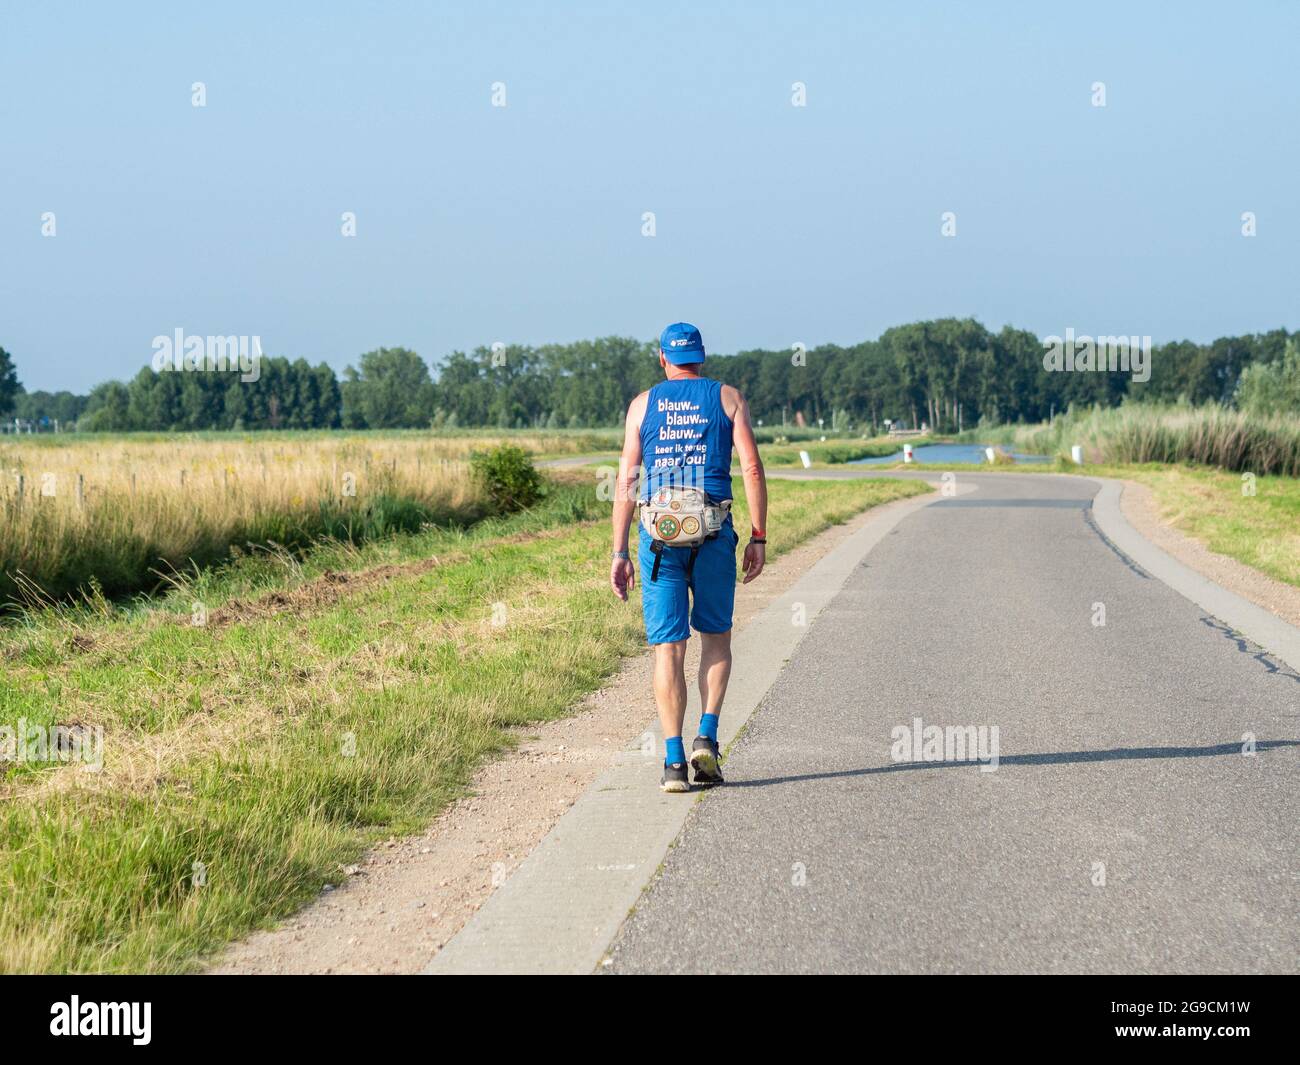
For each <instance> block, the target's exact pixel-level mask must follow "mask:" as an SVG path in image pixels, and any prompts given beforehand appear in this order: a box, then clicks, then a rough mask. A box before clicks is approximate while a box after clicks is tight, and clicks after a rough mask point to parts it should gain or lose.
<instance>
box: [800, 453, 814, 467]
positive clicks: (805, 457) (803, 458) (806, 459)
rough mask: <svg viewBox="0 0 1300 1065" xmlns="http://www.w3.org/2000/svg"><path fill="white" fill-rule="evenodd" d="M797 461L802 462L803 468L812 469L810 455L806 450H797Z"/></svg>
mask: <svg viewBox="0 0 1300 1065" xmlns="http://www.w3.org/2000/svg"><path fill="white" fill-rule="evenodd" d="M799 461H800V462H802V463H803V468H804V469H805V470H810V469H812V456H811V455H809V454H808V452H806V451H800V452H799Z"/></svg>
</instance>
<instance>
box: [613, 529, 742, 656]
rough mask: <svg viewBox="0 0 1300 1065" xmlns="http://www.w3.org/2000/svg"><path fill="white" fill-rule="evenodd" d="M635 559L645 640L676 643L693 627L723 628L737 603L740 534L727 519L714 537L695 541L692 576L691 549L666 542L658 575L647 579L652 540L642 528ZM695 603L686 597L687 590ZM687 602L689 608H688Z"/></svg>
mask: <svg viewBox="0 0 1300 1065" xmlns="http://www.w3.org/2000/svg"><path fill="white" fill-rule="evenodd" d="M640 533H641V542H640V546H639V547H638V548H637V561H638V562H639V563H640V568H641V613H642V614H643V615H644V617H645V638H646V643H650V644H655V643H676V642H677V641H678V640H686V639H689V638H690V635H691V629H692V628H693V629H695V631H696V632H727V631H728V630H729V629H730V628H731V613H732V608H733V607H734V606H735V603H736V547H737V545H738V544H739V543H740V537H739V536H737V535H736V530H735V529H734V528H732V525H731V519H730V518H728V519H727V521H726V524H724V525H723V526H722V528H721V529H720V530H719V531H718V535H717V537H716V538H715V539H713V540H705V541H704V543H702V544H700V553H699V554H698V555H696V557H695V567H694V569H692V571H691V577H690V580H689V581H688V580H687V578H686V563H687V561H689V559H690V557H691V551H690V548H687V547H665V548H664V550H663V554H662V555H661V556H660V557H661V560H662V561H660V563H659V579H658V580H656V581H652V580H651V579H650V574H651V573H653V572H654V565H655V556H654V553H653V552H652V551H651V550H650V544H651V543H652V542H653V541H652V540H651V538H650V534H649V533H648V532H646V531H645V529H644V528H641V529H640ZM688 590H689V591H690V593H691V597H692V598H693V599H694V605H693V606H692V605H690V604H688V602H687V591H688ZM688 606H689V610H688Z"/></svg>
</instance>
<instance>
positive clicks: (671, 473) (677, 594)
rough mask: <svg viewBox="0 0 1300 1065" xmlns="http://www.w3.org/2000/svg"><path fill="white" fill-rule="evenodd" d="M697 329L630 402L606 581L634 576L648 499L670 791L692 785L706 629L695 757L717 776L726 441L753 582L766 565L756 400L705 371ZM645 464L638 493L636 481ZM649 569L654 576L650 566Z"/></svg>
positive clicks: (734, 540) (654, 628) (732, 558)
mask: <svg viewBox="0 0 1300 1065" xmlns="http://www.w3.org/2000/svg"><path fill="white" fill-rule="evenodd" d="M703 363H704V342H703V340H702V339H701V337H700V331H699V330H698V329H696V328H695V326H693V325H689V324H687V323H686V322H677V323H675V324H674V325H670V326H669V327H668V328H667V329H665V330H664V331H663V334H662V335H661V336H660V338H659V365H660V366H661V367H662V368H663V371H664V380H663V381H661V382H660V383H659V384H657V385H655V386H654V387H653V388H652V389H650V390H649V391H648V392H642V393H641V394H640V395H639V396H637V397H636V399H634V400H633V401H632V403H631V404H630V406H629V407H628V411H627V424H626V430H625V433H624V437H623V454H622V457H621V458H620V459H619V471H618V484H617V486H616V489H615V494H614V518H613V523H614V530H613V531H614V553H613V564H612V566H611V568H610V574H609V583H610V586H611V587H612V588H613V590H614V594H615V595H617V596H618V597H619V598H620V599H623V600H626V599H627V594H628V591H629V590H630V589H631V588H632V586H633V584H634V583H635V580H636V569H635V567H634V566H633V564H632V560H631V557H630V555H629V553H628V532H629V529H630V527H631V524H632V515H633V511H634V510H635V508H636V506H637V504H638V503H639V504H640V506H641V520H640V527H639V529H638V548H637V561H638V562H639V563H640V566H641V610H642V614H643V615H644V618H645V628H646V641H647V642H648V643H649V644H650V645H651V647H653V648H654V659H655V661H654V690H655V704H656V706H657V707H658V710H659V723H660V725H661V726H662V728H663V734H664V747H665V758H664V771H663V779H662V782H661V783H660V787H661V788H662V789H663V790H664V791H671V792H684V791H689V790H690V782H689V781H688V779H687V772H686V766H687V759H686V750H685V747H684V746H683V745H682V721H683V718H684V717H685V716H686V669H685V665H686V641H687V640H688V639H689V638H690V630H691V629H692V628H694V629H695V631H696V632H698V633H699V634H700V676H699V685H700V708H701V710H702V716H701V718H700V732H699V735H698V736H697V737H696V739H695V742H694V743H693V744H692V747H691V757H690V766H691V769H692V770H693V771H694V773H695V783H696V785H697V786H700V787H709V786H713V785H716V784H721V783H722V782H723V780H722V770H721V766H720V756H719V752H718V715H719V714H720V713H721V711H722V700H723V697H724V696H725V695H726V694H727V681H728V679H729V678H730V676H731V620H732V609H733V606H734V604H735V597H736V548H737V546H739V543H740V537H739V535H738V534H737V533H736V531H735V529H734V527H733V524H732V520H731V452H732V448H733V446H734V448H735V450H736V452H737V454H738V455H739V457H740V468H741V472H742V474H743V476H744V481H745V499H746V501H747V502H748V504H749V513H750V516H751V519H752V522H753V525H752V527H751V530H750V539H749V543H748V544H746V546H745V555H744V563H743V569H744V572H745V583H746V584H748V583H749V582H750V581H752V580H753V579H754V578H755V577H757V576H758V575H759V574H760V573H762V572H763V563H764V561H765V554H766V544H767V538H766V536H767V534H766V532H765V527H766V522H767V482H766V479H765V478H764V474H763V462H762V460H761V459H760V458H759V455H758V445H757V443H756V442H755V440H754V430H753V427H752V426H751V425H750V421H749V407H748V406H747V405H746V403H745V398H744V397H743V396H742V395H741V394H740V392H739V391H738V390H737V389H735V388H732V387H731V386H730V385H724V384H722V383H721V382H720V381H714V380H710V379H709V378H707V377H703V376H701V374H700V368H701V366H702V365H703ZM643 466H644V472H645V483H644V485H643V487H642V489H641V492H640V497H639V498H638V494H637V483H638V481H639V480H640V475H641V472H642V467H643ZM647 574H648V576H647Z"/></svg>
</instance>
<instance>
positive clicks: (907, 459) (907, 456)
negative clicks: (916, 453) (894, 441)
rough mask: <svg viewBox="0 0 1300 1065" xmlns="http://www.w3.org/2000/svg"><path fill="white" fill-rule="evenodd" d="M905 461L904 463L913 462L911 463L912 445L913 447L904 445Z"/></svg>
mask: <svg viewBox="0 0 1300 1065" xmlns="http://www.w3.org/2000/svg"><path fill="white" fill-rule="evenodd" d="M903 461H904V462H911V461H912V445H911V444H904V445H903Z"/></svg>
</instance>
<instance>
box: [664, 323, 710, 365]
mask: <svg viewBox="0 0 1300 1065" xmlns="http://www.w3.org/2000/svg"><path fill="white" fill-rule="evenodd" d="M659 350H660V351H662V352H663V353H664V358H666V359H667V360H668V361H669V362H671V363H672V364H673V365H674V366H689V365H691V363H693V362H703V361H704V340H703V338H702V337H701V336H700V331H699V330H698V329H696V328H695V326H693V325H691V324H690V322H674V323H673V324H672V325H670V326H669V327H668V328H667V329H665V330H664V331H663V332H662V333H660V334H659Z"/></svg>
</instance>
